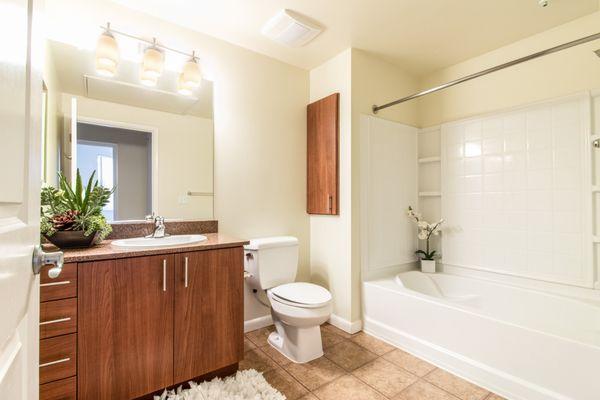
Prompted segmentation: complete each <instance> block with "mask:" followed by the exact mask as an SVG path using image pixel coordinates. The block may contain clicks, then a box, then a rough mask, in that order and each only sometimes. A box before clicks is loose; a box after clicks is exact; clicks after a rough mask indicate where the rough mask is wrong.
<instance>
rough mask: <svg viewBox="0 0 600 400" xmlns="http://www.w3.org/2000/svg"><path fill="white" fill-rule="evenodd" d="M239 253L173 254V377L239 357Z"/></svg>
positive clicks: (241, 300) (211, 368) (189, 376)
mask: <svg viewBox="0 0 600 400" xmlns="http://www.w3.org/2000/svg"><path fill="white" fill-rule="evenodd" d="M243 257H244V255H243V249H242V248H241V247H239V248H232V249H220V250H210V251H197V252H193V253H184V254H178V255H176V260H175V263H176V269H175V287H176V293H175V353H174V354H175V356H174V363H175V375H174V376H175V379H174V381H175V383H179V382H184V381H187V380H188V379H192V378H195V377H197V376H200V375H202V374H205V373H207V372H211V371H214V370H216V369H219V368H223V367H226V366H228V365H232V364H235V363H237V362H239V361H240V360H241V359H242V358H243V352H244V293H243V291H242V290H243V282H244V277H243V273H244V272H243V270H244V265H243V263H244V258H243Z"/></svg>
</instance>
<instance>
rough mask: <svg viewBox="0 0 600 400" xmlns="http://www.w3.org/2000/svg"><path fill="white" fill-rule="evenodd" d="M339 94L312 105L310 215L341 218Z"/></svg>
mask: <svg viewBox="0 0 600 400" xmlns="http://www.w3.org/2000/svg"><path fill="white" fill-rule="evenodd" d="M339 100H340V95H339V93H334V94H332V95H331V96H327V97H325V98H323V99H321V100H319V101H316V102H314V103H311V104H309V105H308V110H307V160H306V165H307V169H308V170H307V205H306V211H307V212H308V213H309V214H326V215H338V214H339V211H338V208H339V207H338V188H339V185H338V131H339V116H338V111H339Z"/></svg>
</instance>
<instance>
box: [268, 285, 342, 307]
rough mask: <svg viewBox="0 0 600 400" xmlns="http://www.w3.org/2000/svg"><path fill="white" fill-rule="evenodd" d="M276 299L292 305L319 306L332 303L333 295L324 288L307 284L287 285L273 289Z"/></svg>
mask: <svg viewBox="0 0 600 400" xmlns="http://www.w3.org/2000/svg"><path fill="white" fill-rule="evenodd" d="M271 293H272V294H273V295H275V296H276V297H278V298H280V299H283V300H287V301H289V302H292V303H297V304H306V305H311V306H317V305H321V304H326V303H328V302H329V301H331V293H329V290H327V289H325V288H324V287H322V286H319V285H315V284H312V283H307V282H295V283H286V284H285V285H281V286H277V287H274V288H273V289H271Z"/></svg>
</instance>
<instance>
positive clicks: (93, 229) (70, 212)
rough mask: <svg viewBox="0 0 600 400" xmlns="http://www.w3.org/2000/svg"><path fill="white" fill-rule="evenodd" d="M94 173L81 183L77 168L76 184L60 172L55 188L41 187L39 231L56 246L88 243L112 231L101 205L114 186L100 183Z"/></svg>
mask: <svg viewBox="0 0 600 400" xmlns="http://www.w3.org/2000/svg"><path fill="white" fill-rule="evenodd" d="M95 175H96V171H94V172H93V173H92V176H90V179H89V180H88V182H87V185H86V186H85V187H84V186H83V183H82V181H81V175H80V173H79V169H78V170H77V176H76V179H75V187H72V186H71V184H69V182H68V181H67V179H66V178H65V176H64V175H63V174H61V173H59V175H58V179H59V188H58V189H57V188H55V187H52V186H44V187H43V188H42V194H41V198H42V199H41V200H42V207H41V224H40V225H41V226H40V231H41V233H42V235H44V237H45V238H46V239H47V240H48V241H49V242H50V243H52V244H54V245H55V246H57V247H59V248H78V247H90V246H92V245H93V244H95V243H98V242H101V241H102V240H104V238H106V236H108V234H110V232H112V228H111V226H110V225H109V224H108V222H107V221H106V218H104V215H102V208H103V207H104V206H105V205H106V204H107V203H108V201H109V199H110V196H111V195H112V193H113V191H114V189H113V190H110V189H107V188H105V187H102V186H99V185H98V181H97V180H95V179H94V177H95Z"/></svg>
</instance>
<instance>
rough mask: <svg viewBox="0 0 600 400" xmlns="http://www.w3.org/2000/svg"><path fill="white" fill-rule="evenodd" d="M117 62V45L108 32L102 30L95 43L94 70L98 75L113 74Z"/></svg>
mask: <svg viewBox="0 0 600 400" xmlns="http://www.w3.org/2000/svg"><path fill="white" fill-rule="evenodd" d="M118 64H119V47H118V46H117V41H116V40H115V38H114V37H113V36H112V35H111V34H110V32H104V33H103V34H102V35H100V37H99V38H98V43H97V44H96V71H97V72H98V73H99V74H100V75H104V76H114V75H115V72H116V71H117V65H118Z"/></svg>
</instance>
